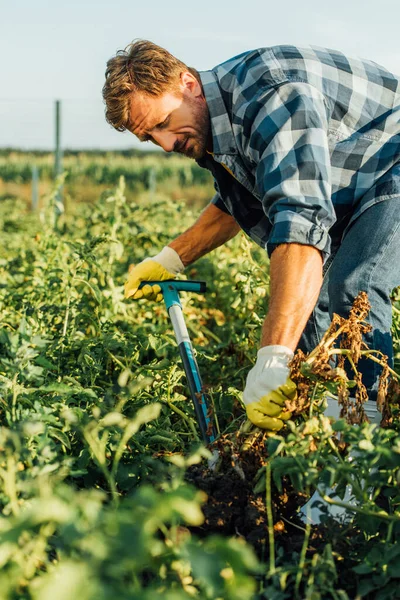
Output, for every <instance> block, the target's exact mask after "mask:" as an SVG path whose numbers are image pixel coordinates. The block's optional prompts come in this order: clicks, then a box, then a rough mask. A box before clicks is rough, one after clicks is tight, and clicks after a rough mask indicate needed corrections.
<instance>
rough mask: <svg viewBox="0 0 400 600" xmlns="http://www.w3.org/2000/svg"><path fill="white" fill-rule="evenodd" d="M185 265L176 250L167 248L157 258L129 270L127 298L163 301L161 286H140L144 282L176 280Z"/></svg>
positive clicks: (149, 259) (126, 285)
mask: <svg viewBox="0 0 400 600" xmlns="http://www.w3.org/2000/svg"><path fill="white" fill-rule="evenodd" d="M183 269H184V265H183V263H182V261H181V259H180V257H179V255H178V253H177V252H175V250H173V249H172V248H170V247H169V246H165V248H163V249H162V250H161V252H160V253H159V254H157V256H154V257H153V258H146V259H145V260H143V261H142V262H141V263H139V264H138V265H136V266H135V267H131V268H130V269H129V275H128V279H127V281H126V283H125V298H133V299H134V300H139V299H140V298H146V300H156V301H157V302H160V300H162V297H163V296H162V293H161V287H160V286H159V285H144V286H143V287H142V288H141V289H140V290H139V286H140V284H141V283H142V282H143V281H165V280H166V279H175V277H176V275H177V274H178V273H180V272H181V271H183Z"/></svg>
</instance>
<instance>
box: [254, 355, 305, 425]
mask: <svg viewBox="0 0 400 600" xmlns="http://www.w3.org/2000/svg"><path fill="white" fill-rule="evenodd" d="M292 358H293V352H292V351H291V350H290V349H289V348H286V347H285V346H264V347H263V348H260V350H259V351H258V353H257V362H256V364H255V365H254V367H253V368H252V369H251V370H250V371H249V374H248V375H247V379H246V387H245V389H244V392H243V402H244V403H245V405H246V411H247V416H248V418H249V420H250V421H251V422H252V423H254V425H257V427H261V428H262V429H270V430H272V431H279V429H282V427H283V425H284V421H287V420H288V419H290V417H291V413H290V412H289V411H287V410H285V401H286V400H294V399H295V398H296V396H297V391H296V386H295V384H294V383H293V381H292V380H291V379H290V378H289V374H290V371H289V366H288V365H289V361H290V360H291V359H292Z"/></svg>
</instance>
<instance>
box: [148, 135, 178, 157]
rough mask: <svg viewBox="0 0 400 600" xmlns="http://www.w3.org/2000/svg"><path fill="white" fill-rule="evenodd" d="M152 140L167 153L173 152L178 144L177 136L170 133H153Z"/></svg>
mask: <svg viewBox="0 0 400 600" xmlns="http://www.w3.org/2000/svg"><path fill="white" fill-rule="evenodd" d="M151 135H152V138H153V140H154V141H155V142H156V144H158V145H159V146H161V148H162V149H163V150H165V152H172V151H173V149H174V146H175V143H176V135H175V134H173V133H170V132H168V131H157V132H156V131H153V132H152V134H151Z"/></svg>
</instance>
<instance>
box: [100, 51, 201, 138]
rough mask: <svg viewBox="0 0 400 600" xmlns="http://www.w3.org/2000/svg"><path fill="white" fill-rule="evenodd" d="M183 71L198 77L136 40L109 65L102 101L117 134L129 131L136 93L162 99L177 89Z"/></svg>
mask: <svg viewBox="0 0 400 600" xmlns="http://www.w3.org/2000/svg"><path fill="white" fill-rule="evenodd" d="M184 71H190V72H192V73H193V74H195V75H196V76H197V73H196V72H195V70H194V69H191V68H189V67H188V66H187V65H185V63H183V62H182V61H180V60H178V59H177V58H175V56H173V55H172V54H170V52H168V50H165V49H164V48H161V47H160V46H157V44H153V42H149V41H147V40H136V41H134V42H132V43H131V44H129V46H127V47H126V48H125V50H118V52H117V54H116V55H115V56H114V57H113V58H110V60H109V61H108V62H107V69H106V82H105V84H104V87H103V99H104V102H105V104H106V120H107V122H108V123H110V125H112V126H113V127H114V128H115V129H116V130H117V131H125V130H126V129H128V128H129V113H130V103H131V96H132V93H133V92H142V93H143V94H147V95H149V96H160V95H161V94H163V93H165V92H173V91H177V90H178V84H179V77H180V74H181V73H183V72H184Z"/></svg>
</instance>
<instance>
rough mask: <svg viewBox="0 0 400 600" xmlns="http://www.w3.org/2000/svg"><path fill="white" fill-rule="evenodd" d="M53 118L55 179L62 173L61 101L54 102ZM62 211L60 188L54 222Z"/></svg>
mask: <svg viewBox="0 0 400 600" xmlns="http://www.w3.org/2000/svg"><path fill="white" fill-rule="evenodd" d="M55 117H56V122H55V128H56V138H55V142H56V148H55V164H54V174H55V177H56V178H57V177H58V176H59V175H61V173H62V172H63V166H62V158H63V156H62V148H61V100H56V115H55ZM63 209H64V207H63V197H62V187H61V188H60V190H59V192H58V194H57V197H56V203H55V216H56V220H57V218H58V217H59V216H60V214H61V213H62V212H63Z"/></svg>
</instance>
